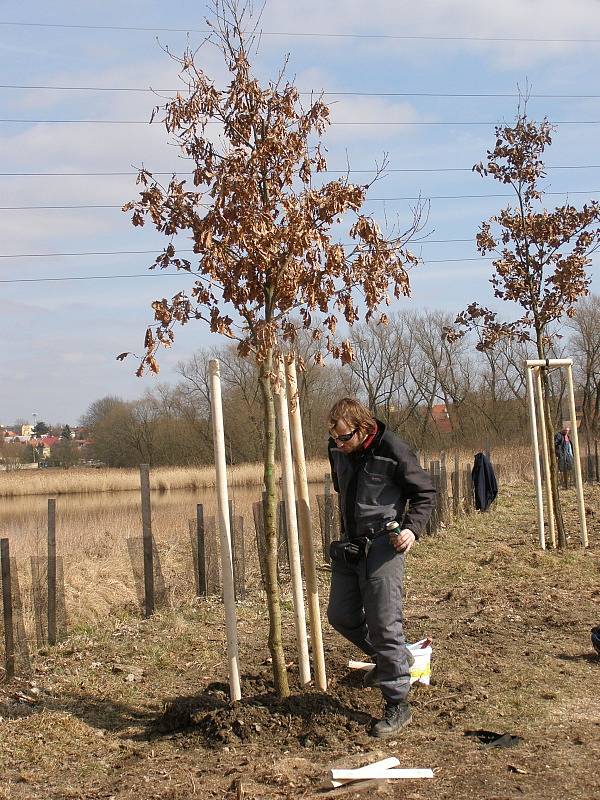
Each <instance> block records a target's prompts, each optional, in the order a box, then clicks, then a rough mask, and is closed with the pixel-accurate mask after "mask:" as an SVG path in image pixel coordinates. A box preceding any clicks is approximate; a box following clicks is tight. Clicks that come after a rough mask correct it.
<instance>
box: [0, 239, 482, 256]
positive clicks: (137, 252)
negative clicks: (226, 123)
mask: <svg viewBox="0 0 600 800" xmlns="http://www.w3.org/2000/svg"><path fill="white" fill-rule="evenodd" d="M472 241H473V239H422V240H419V241H417V242H413V243H411V244H412V245H414V246H417V245H418V246H422V245H424V244H452V243H457V242H461V243H465V242H472ZM348 246H352V243H350V244H349V245H348ZM162 252H163V249H161V248H159V249H155V250H91V251H84V252H77V253H2V254H0V258H59V257H60V258H66V257H71V256H77V257H80V256H134V255H154V254H156V253H162ZM193 252H194V249H193V248H192V247H190V248H177V253H193Z"/></svg>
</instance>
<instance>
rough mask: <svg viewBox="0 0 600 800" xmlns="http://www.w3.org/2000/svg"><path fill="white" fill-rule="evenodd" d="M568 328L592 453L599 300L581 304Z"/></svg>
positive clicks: (596, 425)
mask: <svg viewBox="0 0 600 800" xmlns="http://www.w3.org/2000/svg"><path fill="white" fill-rule="evenodd" d="M568 327H569V328H570V329H571V331H572V336H571V345H572V348H573V354H574V361H575V378H576V381H577V383H578V386H579V390H580V392H581V428H582V430H583V433H584V435H585V438H586V440H587V445H588V450H589V448H590V442H591V440H592V439H596V438H598V436H599V435H600V296H599V295H597V294H593V295H590V297H587V298H585V299H583V300H581V301H580V302H579V303H578V304H577V309H576V311H575V315H574V316H573V318H572V319H570V320H569V322H568Z"/></svg>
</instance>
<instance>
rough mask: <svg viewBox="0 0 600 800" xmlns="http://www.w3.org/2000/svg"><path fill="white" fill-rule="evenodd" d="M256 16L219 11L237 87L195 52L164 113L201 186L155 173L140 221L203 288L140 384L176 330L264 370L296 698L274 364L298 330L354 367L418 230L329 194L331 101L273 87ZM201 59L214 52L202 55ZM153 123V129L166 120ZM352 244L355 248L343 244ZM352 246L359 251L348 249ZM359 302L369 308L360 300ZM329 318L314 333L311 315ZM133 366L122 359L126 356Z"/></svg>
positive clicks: (282, 690)
mask: <svg viewBox="0 0 600 800" xmlns="http://www.w3.org/2000/svg"><path fill="white" fill-rule="evenodd" d="M250 24H251V16H250V12H249V8H248V7H247V6H244V7H238V6H237V5H236V4H235V2H233V1H232V2H229V1H228V0H226V2H221V1H220V0H219V2H217V4H216V6H215V21H214V22H213V23H212V24H211V23H210V22H209V25H211V28H212V31H213V34H212V37H211V38H210V39H209V41H208V42H207V43H206V46H210V45H211V44H213V45H216V46H217V47H218V48H219V49H220V51H221V53H222V54H223V56H224V60H225V65H226V67H227V70H228V73H229V76H230V80H229V83H228V85H227V86H226V87H225V88H218V87H217V86H216V85H215V84H214V82H213V81H212V80H211V79H210V78H209V77H208V75H206V74H205V72H204V71H203V69H202V68H201V66H200V63H199V56H198V54H197V53H196V54H192V53H191V52H187V53H185V55H184V56H183V58H182V59H181V61H180V63H181V76H182V80H183V82H184V84H185V91H182V92H181V93H179V94H178V95H177V96H176V97H175V98H173V99H172V100H170V101H169V102H167V103H166V105H165V106H164V107H162V109H161V108H158V109H155V112H154V115H156V114H161V115H162V119H163V121H164V126H165V129H166V132H167V135H168V136H169V138H170V140H171V141H172V142H173V143H174V144H175V145H177V146H178V147H179V148H180V151H181V153H182V154H183V156H184V157H185V158H186V159H187V162H188V163H189V162H192V166H193V180H192V183H191V185H188V184H187V183H186V181H185V180H181V179H179V178H178V177H177V176H175V175H174V176H173V177H172V179H171V181H170V182H169V183H168V185H166V186H163V185H161V184H160V183H159V182H158V181H157V180H155V179H154V178H153V176H152V174H151V172H149V171H148V170H146V169H142V170H141V171H140V173H139V177H138V182H139V183H140V184H141V186H142V189H141V192H140V197H139V199H138V200H137V201H135V202H131V203H128V204H127V205H126V206H125V210H127V211H131V212H133V214H132V221H133V224H134V225H144V223H145V222H146V221H147V220H149V221H150V222H151V223H152V224H153V225H154V226H155V227H156V229H157V230H158V231H159V232H160V233H162V234H164V235H165V236H166V237H167V238H168V239H169V242H168V244H167V245H166V247H165V249H164V252H163V253H162V255H161V256H160V257H159V258H157V259H156V262H155V264H154V265H153V267H152V268H154V267H160V268H162V269H164V268H167V267H175V268H176V269H179V270H184V271H186V272H189V273H193V274H194V276H195V281H194V283H193V286H192V287H191V289H188V290H186V291H182V292H180V293H178V294H176V295H175V296H174V297H172V298H170V299H167V298H163V299H159V300H156V301H155V302H154V303H153V309H154V317H155V321H154V324H152V325H151V326H150V327H148V329H147V331H146V337H145V347H146V353H145V355H144V357H143V358H142V360H141V364H140V366H139V370H138V374H142V373H143V372H144V370H145V369H146V368H149V369H150V370H152V371H154V372H157V371H158V364H157V359H156V355H157V350H158V349H159V348H160V347H161V346H166V347H170V346H171V344H172V342H173V341H174V329H175V327H176V326H177V325H185V324H187V323H188V322H190V321H191V320H199V321H204V322H205V323H206V324H207V325H208V326H209V327H210V330H211V331H212V332H213V333H219V334H222V335H223V336H225V337H227V338H228V339H229V340H232V341H235V342H237V350H238V352H239V354H240V355H241V356H244V357H252V358H254V359H255V361H256V363H257V365H258V368H259V384H260V391H261V397H262V405H263V424H264V483H265V488H266V497H267V502H266V503H265V532H266V538H267V575H266V582H267V586H266V590H267V604H268V610H269V620H270V627H269V648H270V652H271V655H272V659H273V672H274V678H275V686H276V689H277V691H278V693H279V695H280V696H285V695H286V694H287V693H288V684H287V675H286V670H285V658H284V655H283V647H282V641H281V618H280V605H279V588H278V584H277V564H276V546H277V542H276V530H275V500H276V497H275V475H274V461H275V441H276V439H275V412H274V401H273V381H274V380H275V377H274V376H275V374H276V372H277V370H276V369H274V363H275V360H276V359H277V357H278V356H279V355H280V353H281V352H282V350H283V349H284V348H292V347H293V344H294V341H295V339H296V336H297V335H298V329H299V327H303V328H305V329H306V330H307V331H311V332H312V335H313V336H314V338H315V339H320V338H323V342H324V344H325V347H326V349H327V350H328V351H329V352H330V353H331V354H332V355H333V356H334V357H338V358H341V359H342V360H343V361H349V360H350V359H351V358H352V350H351V347H350V344H349V342H348V341H347V340H346V341H341V342H340V341H339V340H338V339H336V335H335V334H336V328H337V325H338V318H340V320H342V321H343V320H345V322H347V323H348V324H350V325H351V324H352V323H354V322H355V321H356V320H358V319H360V318H361V317H364V318H365V319H367V320H368V319H371V318H373V317H374V315H376V314H377V311H378V309H379V307H380V306H382V305H385V304H387V303H389V302H390V300H391V298H392V297H396V298H398V297H400V296H402V295H408V294H409V277H408V274H407V267H408V266H409V265H410V264H413V263H415V262H416V259H415V258H414V257H413V256H412V255H410V254H409V253H408V252H407V251H406V250H405V244H406V241H407V240H408V238H410V235H411V233H412V232H413V231H414V230H416V229H417V228H418V227H419V215H418V213H415V214H414V215H413V216H412V217H411V223H410V226H409V229H408V230H407V231H406V232H405V233H403V234H399V233H398V235H394V236H392V237H388V238H386V237H385V236H384V235H383V233H382V232H381V230H380V229H379V227H378V225H377V224H376V223H375V221H374V220H373V219H371V218H370V217H368V216H366V215H364V214H362V213H361V207H362V205H363V203H364V201H365V199H366V197H367V192H368V189H369V186H368V185H367V186H357V185H354V184H352V183H350V182H349V180H348V179H347V176H346V177H342V178H339V179H337V180H332V181H325V180H323V175H324V173H325V171H326V166H327V165H326V161H325V157H324V155H323V151H322V149H321V147H320V139H321V137H322V135H323V133H324V132H325V129H326V128H327V125H328V123H329V109H328V107H327V105H325V103H324V102H323V101H322V99H315V100H314V101H313V102H311V103H310V104H309V105H308V107H307V108H303V107H302V105H301V103H300V96H299V93H298V90H297V89H296V88H295V86H294V85H293V84H292V83H290V82H287V81H286V80H285V79H284V77H283V74H281V75H280V76H279V77H278V79H277V80H275V81H273V82H270V83H268V84H267V85H265V86H261V85H260V84H259V82H258V81H257V80H256V79H255V78H254V76H253V73H252V69H251V65H250V61H249V52H250V49H251V44H252V42H253V41H254V39H253V37H249V38H248V36H247V35H246V34H245V33H244V31H247V30H248V28H249V26H250ZM200 53H202V50H200ZM154 115H153V116H154ZM176 237H179V238H183V239H184V242H185V245H186V246H188V244H187V243H188V242H189V240H190V239H191V241H192V243H193V248H194V253H195V257H194V258H193V259H185V258H181V257H179V256H178V253H177V245H176V241H175V240H176ZM341 237H343V241H344V244H342V241H341V240H340V238H341ZM348 241H350V243H351V244H350V246H348V244H347V242H348ZM358 297H360V301H359V300H358ZM316 313H318V314H319V315H320V318H319V324H318V325H316V324H315V325H313V315H315V314H316ZM125 355H126V354H122V357H124V356H125Z"/></svg>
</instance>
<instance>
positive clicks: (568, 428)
mask: <svg viewBox="0 0 600 800" xmlns="http://www.w3.org/2000/svg"><path fill="white" fill-rule="evenodd" d="M561 433H564V434H570V433H571V423H570V422H563V426H562V428H561Z"/></svg>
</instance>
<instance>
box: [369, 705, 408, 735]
mask: <svg viewBox="0 0 600 800" xmlns="http://www.w3.org/2000/svg"><path fill="white" fill-rule="evenodd" d="M411 719H412V714H411V713H410V706H409V705H408V703H407V702H406V701H405V702H401V703H386V704H385V710H384V712H383V717H382V718H381V719H380V720H379V722H376V723H375V725H373V727H372V728H371V736H375V737H377V738H378V739H389V738H390V737H392V736H396V734H398V733H400V731H401V730H402V728H405V727H406V726H407V725H408V723H409V722H410V721H411Z"/></svg>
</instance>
